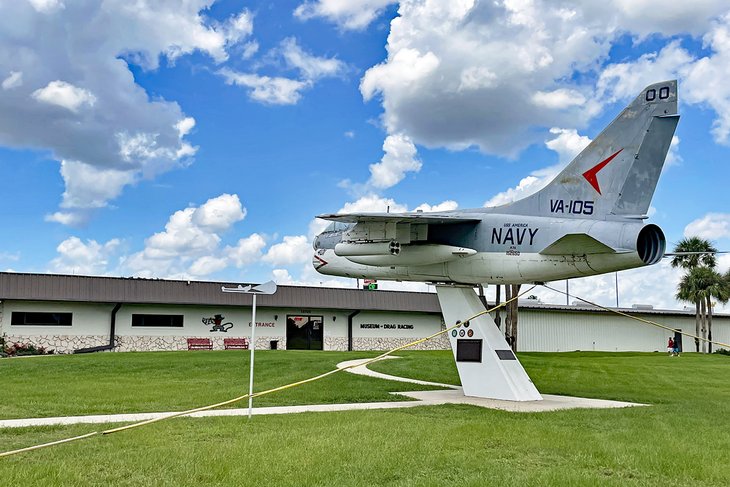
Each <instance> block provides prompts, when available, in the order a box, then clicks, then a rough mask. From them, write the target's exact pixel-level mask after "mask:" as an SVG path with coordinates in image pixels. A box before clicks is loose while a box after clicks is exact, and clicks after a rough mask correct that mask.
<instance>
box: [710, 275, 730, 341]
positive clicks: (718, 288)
mask: <svg viewBox="0 0 730 487" xmlns="http://www.w3.org/2000/svg"><path fill="white" fill-rule="evenodd" d="M728 276H730V271H728V273H727V275H725V276H721V275H720V274H719V273H717V272H715V271H712V276H711V282H710V283H709V286H707V288H706V289H705V299H706V300H707V339H708V340H709V341H708V342H707V353H712V298H715V299H716V300H717V301H719V302H720V303H722V304H726V303H727V302H728V301H730V279H728Z"/></svg>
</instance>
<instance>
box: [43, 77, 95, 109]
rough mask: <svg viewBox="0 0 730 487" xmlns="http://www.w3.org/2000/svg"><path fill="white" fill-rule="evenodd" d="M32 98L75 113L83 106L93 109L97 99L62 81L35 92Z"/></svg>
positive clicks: (88, 92)
mask: <svg viewBox="0 0 730 487" xmlns="http://www.w3.org/2000/svg"><path fill="white" fill-rule="evenodd" d="M31 96H33V98H35V99H36V100H38V101H41V102H44V103H48V104H49V105H57V106H59V107H63V108H66V109H67V110H70V111H72V112H74V113H75V112H78V111H79V108H80V107H81V106H83V105H86V106H89V107H93V106H94V103H96V97H95V96H94V94H93V93H91V92H90V91H89V90H86V89H84V88H79V87H77V86H74V85H72V84H70V83H66V82H65V81H60V80H56V81H51V82H50V83H48V85H47V86H46V87H45V88H39V89H37V90H35V91H34V92H33V94H32V95H31Z"/></svg>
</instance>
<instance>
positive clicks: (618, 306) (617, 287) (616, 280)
mask: <svg viewBox="0 0 730 487" xmlns="http://www.w3.org/2000/svg"><path fill="white" fill-rule="evenodd" d="M616 307H617V308H618V307H619V306H618V272H617V273H616Z"/></svg>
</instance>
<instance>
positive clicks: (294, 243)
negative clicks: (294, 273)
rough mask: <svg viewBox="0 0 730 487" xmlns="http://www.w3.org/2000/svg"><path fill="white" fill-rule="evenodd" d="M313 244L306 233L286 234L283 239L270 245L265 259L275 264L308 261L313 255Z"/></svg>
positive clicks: (281, 264)
mask: <svg viewBox="0 0 730 487" xmlns="http://www.w3.org/2000/svg"><path fill="white" fill-rule="evenodd" d="M311 254H312V245H311V243H310V242H309V240H308V239H307V237H306V236H305V235H296V236H286V237H284V238H283V241H282V242H280V243H278V244H274V245H272V246H271V247H269V250H268V252H266V255H264V257H263V260H264V261H266V262H269V263H271V264H272V265H275V266H283V265H289V264H295V263H299V262H308V261H309V260H310V259H311V257H312V255H311Z"/></svg>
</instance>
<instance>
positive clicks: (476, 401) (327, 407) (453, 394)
mask: <svg viewBox="0 0 730 487" xmlns="http://www.w3.org/2000/svg"><path fill="white" fill-rule="evenodd" d="M386 358H397V357H386ZM368 360H369V359H362V360H356V361H352V360H351V361H347V362H342V363H339V364H337V367H338V368H344V367H347V366H349V365H351V364H353V363H358V362H359V363H364V362H367V361H368ZM347 372H351V373H353V374H360V375H366V376H369V377H376V378H380V379H387V380H394V381H399V382H411V383H415V384H421V385H429V386H439V387H445V388H449V390H439V391H413V392H392V393H391V394H396V395H400V396H405V397H409V398H411V399H414V400H412V401H393V402H367V403H353V404H313V405H304V406H278V407H262V408H254V409H253V414H254V415H256V416H259V415H267V414H291V413H306V412H332V411H362V410H371V409H400V408H412V407H416V406H438V405H442V404H469V405H472V406H479V407H484V408H490V409H501V410H504V411H511V412H544V411H556V410H560V409H575V408H598V409H605V408H625V407H631V406H645V404H637V403H630V402H620V401H606V400H602V399H586V398H580V397H569V396H553V395H549V394H543V400H542V401H527V402H514V401H500V400H497V399H483V398H478V397H466V396H464V393H463V392H462V390H461V387H458V386H454V385H450V384H440V383H438V382H427V381H419V380H415V379H408V378H405V377H397V376H393V375H387V374H381V373H379V372H374V371H372V370H370V369H368V368H367V367H364V366H358V367H354V368H352V369H348V370H347ZM172 414H175V413H174V412H163V413H135V414H96V415H90V416H60V417H55V418H27V419H6V420H0V428H21V427H28V426H51V425H67V424H81V423H129V422H137V421H145V420H147V419H156V418H162V417H165V416H170V415H172ZM247 414H248V409H247V408H236V409H216V410H211V411H201V412H198V413H192V414H190V415H189V416H190V417H193V418H204V417H218V416H246V415H247Z"/></svg>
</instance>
